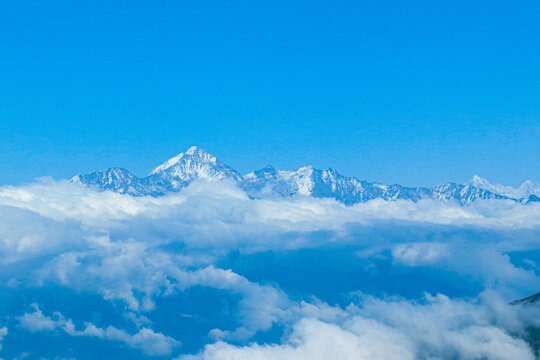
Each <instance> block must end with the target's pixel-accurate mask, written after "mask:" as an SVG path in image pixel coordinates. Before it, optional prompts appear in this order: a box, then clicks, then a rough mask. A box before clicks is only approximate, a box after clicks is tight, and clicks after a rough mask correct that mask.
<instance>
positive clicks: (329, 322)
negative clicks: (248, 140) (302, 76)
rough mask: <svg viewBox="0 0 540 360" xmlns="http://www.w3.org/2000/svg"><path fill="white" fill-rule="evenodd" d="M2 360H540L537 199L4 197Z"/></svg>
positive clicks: (0, 221) (219, 190)
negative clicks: (537, 352) (535, 345)
mask: <svg viewBox="0 0 540 360" xmlns="http://www.w3.org/2000/svg"><path fill="white" fill-rule="evenodd" d="M0 278H1V286H0V292H1V295H0V344H1V346H2V348H1V350H0V357H2V358H4V359H96V358H104V355H103V354H107V356H105V357H106V358H115V359H133V358H137V359H142V358H167V359H182V360H193V359H200V360H210V359H212V360H213V359H220V360H221V359H226V360H227V359H231V360H232V359H234V360H241V359H250V360H258V359H291V360H296V359H321V360H322V359H325V360H326V359H332V360H334V359H345V360H346V359H357V360H362V359H397V360H401V359H411V360H412V359H426V360H427V359H430V360H431V359H432V360H434V359H525V360H526V359H534V358H535V357H534V353H533V350H532V349H531V347H530V346H529V344H528V343H527V342H526V341H525V339H526V338H527V336H528V331H530V329H531V328H532V327H539V326H540V310H539V308H538V307H532V306H521V305H517V306H516V305H509V302H510V301H511V300H514V299H518V298H522V297H525V296H527V295H530V294H532V293H536V292H538V291H539V288H540V203H532V204H521V203H516V202H513V201H504V200H492V201H487V200H486V201H479V202H476V203H475V204H473V205H471V206H468V207H464V206H460V205H457V204H453V203H443V202H439V201H433V200H421V201H419V202H410V201H394V202H386V201H382V200H373V201H369V202H367V203H362V204H357V205H354V206H345V205H343V204H341V203H339V202H337V201H334V200H332V199H315V198H309V197H300V196H299V197H292V198H286V199H284V198H269V199H250V198H249V197H248V196H247V195H246V194H245V193H244V192H243V191H241V190H240V189H238V188H237V187H235V186H234V184H231V183H227V182H217V181H214V182H212V181H210V182H205V181H199V182H195V183H192V184H191V185H190V186H188V187H187V188H185V189H184V190H182V191H181V192H179V193H174V194H170V195H167V196H164V197H159V198H153V197H131V196H127V195H122V194H118V193H114V192H110V191H104V192H100V191H97V190H94V189H90V188H86V187H83V186H80V185H77V184H72V183H70V182H67V181H54V180H52V179H41V180H39V181H37V182H35V183H32V184H27V185H22V186H4V187H0Z"/></svg>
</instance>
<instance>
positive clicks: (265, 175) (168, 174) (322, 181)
mask: <svg viewBox="0 0 540 360" xmlns="http://www.w3.org/2000/svg"><path fill="white" fill-rule="evenodd" d="M199 179H206V180H211V181H212V180H229V181H233V182H235V183H237V184H238V186H239V187H241V188H242V189H243V190H244V191H245V192H246V193H247V194H248V195H249V196H250V197H252V198H266V197H289V196H294V195H302V196H312V197H316V198H333V199H336V200H338V201H340V202H342V203H344V204H346V205H352V204H356V203H359V202H365V201H369V200H373V199H383V200H389V201H391V200H398V199H406V200H411V201H418V200H420V199H425V198H431V199H436V200H441V201H446V202H448V201H455V202H458V203H461V204H463V205H469V204H472V203H473V202H474V201H476V200H478V199H507V200H508V199H513V200H520V201H523V202H528V201H536V200H535V198H536V199H540V197H538V195H540V186H538V184H534V183H532V182H525V183H524V184H523V185H522V186H521V187H520V188H519V189H515V188H511V187H505V186H502V185H491V184H489V183H488V182H487V181H485V180H484V179H481V178H479V177H477V176H475V177H474V178H473V180H471V182H469V183H468V184H465V185H463V184H455V183H448V184H443V185H438V186H434V187H432V188H424V187H416V188H413V187H405V186H401V185H397V184H394V185H385V184H379V183H371V182H367V181H361V180H358V179H356V178H354V177H346V176H343V175H341V174H340V173H338V172H337V171H336V170H333V169H328V170H319V169H315V168H314V167H313V166H311V165H307V166H303V167H301V168H299V169H298V170H296V171H284V170H278V169H275V168H274V167H272V166H270V165H268V166H266V167H264V168H263V169H260V170H257V171H254V172H252V173H249V174H246V175H241V174H240V173H239V172H237V171H236V170H234V169H233V168H232V167H230V166H228V165H226V164H224V163H223V162H221V161H220V160H219V159H217V158H216V157H215V156H214V155H212V154H209V153H208V152H206V151H204V150H203V149H200V148H198V147H195V146H194V147H191V148H190V149H189V150H188V151H186V152H185V153H180V154H178V155H177V156H175V157H173V158H170V159H169V160H167V161H166V162H164V163H163V164H162V165H160V166H158V167H156V168H155V169H154V170H152V172H150V174H149V175H148V176H146V177H144V178H138V177H136V176H134V175H133V174H131V173H130V172H129V171H128V170H125V169H120V168H111V169H108V170H106V171H103V172H93V173H90V174H85V175H78V176H75V177H74V178H73V179H72V181H73V182H76V183H79V184H83V185H90V186H96V187H98V188H100V189H103V190H112V191H116V192H119V193H123V194H129V195H133V196H147V195H150V196H160V195H163V194H166V193H168V192H174V191H179V190H180V189H182V188H183V187H185V186H187V185H189V184H190V183H191V182H193V181H195V180H199Z"/></svg>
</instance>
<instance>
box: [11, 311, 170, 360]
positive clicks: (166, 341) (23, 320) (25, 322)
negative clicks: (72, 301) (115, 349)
mask: <svg viewBox="0 0 540 360" xmlns="http://www.w3.org/2000/svg"><path fill="white" fill-rule="evenodd" d="M32 307H33V309H34V312H31V313H25V314H24V315H22V316H20V317H19V318H18V320H19V324H20V326H22V327H23V328H25V329H27V330H29V331H31V332H37V331H53V330H56V329H60V330H62V331H63V332H65V333H66V334H68V335H70V336H87V337H97V338H100V339H103V340H108V341H119V342H122V343H124V344H126V345H127V346H129V347H132V348H134V349H138V350H141V351H143V352H144V353H145V354H148V355H157V356H164V355H170V354H171V352H172V350H173V348H174V347H177V346H179V345H180V343H179V342H178V341H176V340H175V339H173V338H171V337H168V336H166V335H163V334H161V333H156V332H154V331H152V330H151V329H149V328H142V329H140V330H139V331H138V332H137V333H135V334H133V335H130V334H128V333H127V332H126V331H124V330H121V329H117V328H115V327H113V326H108V327H107V328H104V329H103V328H99V327H97V326H95V325H94V324H92V323H85V324H84V328H83V329H82V330H77V329H76V327H75V325H74V324H73V321H72V320H71V319H66V318H65V317H64V316H63V315H62V314H61V313H59V312H54V313H53V316H54V317H55V319H53V318H51V317H48V316H46V315H44V314H43V312H42V311H41V310H40V309H39V307H38V305H37V304H32Z"/></svg>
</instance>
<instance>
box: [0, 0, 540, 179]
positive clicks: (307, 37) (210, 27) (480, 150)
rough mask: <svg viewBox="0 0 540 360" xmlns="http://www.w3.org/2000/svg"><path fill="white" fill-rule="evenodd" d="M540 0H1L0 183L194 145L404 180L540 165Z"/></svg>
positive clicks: (534, 173)
mask: <svg viewBox="0 0 540 360" xmlns="http://www.w3.org/2000/svg"><path fill="white" fill-rule="evenodd" d="M539 16H540V4H539V3H538V2H535V1H521V2H519V4H517V3H515V2H506V1H489V2H488V1H485V2H484V1H477V2H473V3H471V2H466V1H453V2H429V1H388V2H374V1H373V2H354V1H350V2H344V1H339V2H337V1H335V2H331V3H330V2H318V1H317V2H314V1H311V2H300V1H297V2H290V1H272V2H266V3H262V2H249V1H245V2H242V1H236V2H217V1H199V2H194V1H193V2H185V1H179V2H173V1H159V2H150V1H148V2H142V1H116V2H114V3H111V2H109V1H93V2H55V1H53V2H46V3H45V2H36V1H17V2H2V3H0V52H1V56H0V78H1V79H2V80H1V83H0V84H1V85H0V155H1V156H0V169H2V171H1V172H0V184H18V183H22V182H28V181H31V180H32V179H33V178H35V177H39V176H45V175H50V176H53V177H55V178H65V177H71V176H73V175H75V174H77V173H81V172H88V171H93V170H101V169H104V168H108V167H111V166H122V167H126V168H128V169H130V170H132V171H133V172H134V173H135V174H137V175H144V174H145V173H146V172H148V171H149V170H150V169H151V168H153V167H154V166H155V165H157V164H159V163H161V162H163V161H164V160H165V159H167V158H169V157H171V156H173V155H175V154H176V153H179V152H181V151H184V150H186V149H187V148H188V147H189V146H191V145H198V146H201V147H203V148H205V149H206V150H208V151H209V152H211V153H214V154H215V155H217V156H218V157H219V158H221V159H222V160H223V161H225V162H226V163H228V164H229V165H231V166H233V167H234V168H236V169H238V170H239V171H242V172H248V171H251V170H253V169H256V168H260V167H263V166H264V165H265V164H267V163H270V164H273V165H274V166H276V167H279V168H285V169H294V168H298V167H300V166H302V165H304V164H306V163H312V164H314V165H315V166H317V167H321V168H326V167H329V166H331V167H333V168H335V169H337V170H338V171H340V172H341V173H343V174H346V175H352V176H356V177H359V178H361V179H365V180H376V181H381V182H387V183H401V184H404V185H432V184H436V183H441V182H446V181H458V182H463V181H466V180H468V179H469V178H470V177H472V175H474V174H479V175H481V176H483V177H486V178H488V179H489V180H490V181H492V182H501V183H506V184H510V185H516V184H518V183H520V182H521V181H522V180H525V179H532V180H534V181H540V177H539V175H538V168H539V167H538V165H539V155H538V154H540V145H539V143H540V142H539V141H538V138H539V136H540V125H539V124H540V105H539V104H540V45H539V42H538V39H539V38H540V26H538V18H539Z"/></svg>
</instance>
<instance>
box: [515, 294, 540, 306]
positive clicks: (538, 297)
mask: <svg viewBox="0 0 540 360" xmlns="http://www.w3.org/2000/svg"><path fill="white" fill-rule="evenodd" d="M511 304H512V305H517V304H524V305H535V306H540V292H537V293H536V294H533V295H531V296H527V297H526V298H523V299H521V300H514V301H512V302H511Z"/></svg>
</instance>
